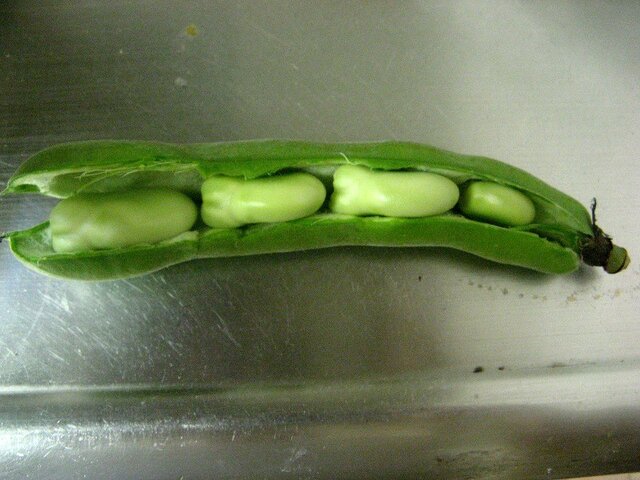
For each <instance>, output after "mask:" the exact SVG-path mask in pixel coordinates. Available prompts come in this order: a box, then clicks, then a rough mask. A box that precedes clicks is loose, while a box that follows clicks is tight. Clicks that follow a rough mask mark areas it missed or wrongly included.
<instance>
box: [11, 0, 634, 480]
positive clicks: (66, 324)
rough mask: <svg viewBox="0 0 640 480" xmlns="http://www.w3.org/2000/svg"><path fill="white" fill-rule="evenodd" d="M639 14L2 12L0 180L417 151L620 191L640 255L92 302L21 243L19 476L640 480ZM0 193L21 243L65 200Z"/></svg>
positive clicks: (14, 307)
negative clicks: (611, 264)
mask: <svg viewBox="0 0 640 480" xmlns="http://www.w3.org/2000/svg"><path fill="white" fill-rule="evenodd" d="M638 18H640V5H638V4H637V3H636V2H626V3H623V2H618V3H599V2H573V3H567V2H563V3H556V2H536V3H516V2H402V3H396V2H389V3H385V2H366V3H361V2H347V3H345V2H339V3H338V2H336V3H333V2H326V3H324V2H323V3H319V2H314V3H297V2H291V3H290V2H275V1H273V2H266V3H260V2H244V3H242V2H241V3H238V2H216V3H211V2H188V3H187V2H184V3H183V2H169V1H157V2H144V1H138V2H89V1H82V2H75V3H74V4H70V2H61V1H51V2H32V1H15V2H4V3H2V4H0V19H2V21H0V183H1V184H3V183H4V182H5V181H6V179H7V178H8V177H9V175H10V174H11V173H12V172H13V171H14V170H15V168H16V167H17V166H18V165H19V164H20V162H21V161H23V160H24V159H25V158H26V157H27V156H28V155H29V154H31V153H33V152H35V151H37V150H38V149H40V148H43V147H45V146H48V145H51V144H53V143H57V142H62V141H68V140H80V139H87V138H139V139H157V140H165V141H175V142H191V141H213V140H233V139H241V138H258V137H293V138H305V139H310V140H326V141H339V140H345V141H346V140H377V139H387V138H396V139H408V140H416V141H421V142H425V143H431V144H435V145H438V146H441V147H444V148H448V149H451V150H457V151H461V152H469V153H479V154H485V155H489V156H493V157H496V158H500V159H502V160H505V161H508V162H510V163H512V164H515V165H518V166H521V167H523V168H525V169H527V170H529V171H531V172H533V173H534V174H537V175H539V176H540V177H542V178H544V179H545V180H547V181H549V182H550V183H552V184H553V185H555V186H557V187H558V188H560V189H561V190H564V191H567V192H569V193H571V194H572V195H573V196H575V197H576V198H578V199H580V200H581V201H583V202H584V203H585V204H587V203H588V202H589V201H590V199H591V197H592V196H594V195H596V196H597V198H598V204H599V219H600V222H601V224H602V225H601V226H602V227H603V228H604V229H605V230H606V231H608V232H611V233H612V234H614V236H615V240H616V243H619V244H621V245H624V246H626V247H627V248H628V249H629V251H630V253H631V257H632V264H631V266H630V268H629V269H628V270H627V271H626V272H625V273H622V274H620V275H617V276H607V275H606V274H604V273H602V272H600V271H595V270H593V269H583V270H580V271H579V272H577V273H576V274H572V275H568V276H564V277H550V276H543V275H539V274H535V273H531V272H527V271H523V270H520V269H516V268H510V267H504V266H499V265H494V264H491V263H488V262H485V261H482V260H479V259H476V258H473V257H471V256H468V255H464V254H461V253H457V252H453V251H449V250H444V249H429V250H420V249H407V250H393V249H355V248H354V249H348V248H345V249H333V250H326V251H320V252H307V253H296V254H283V255H271V256H260V257H255V258H241V259H225V260H204V261H197V262H191V263H188V264H183V265H179V266H176V267H173V268H169V269H166V270H164V271H162V272H159V273H157V274H153V275H149V276H147V277H142V278H137V279H132V280H128V281H118V282H108V283H79V282H63V281H58V280H52V279H48V278H45V277H41V276H39V275H37V274H35V273H32V272H30V271H28V270H26V269H25V268H23V267H22V266H20V265H19V264H18V262H17V261H16V260H14V259H13V257H12V256H11V255H10V253H9V252H8V249H7V248H6V245H0V312H3V313H1V314H0V315H2V317H1V328H0V360H1V366H2V368H1V369H0V395H2V398H1V399H0V478H11V479H12V478H173V479H175V478H181V477H182V478H185V479H188V478H213V477H215V478H224V477H236V478H238V477H243V478H244V477H251V478H262V477H287V478H338V477H343V478H361V477H372V476H380V477H389V478H392V477H398V476H404V477H406V478H416V477H420V476H424V477H427V478H561V477H569V476H579V475H587V474H596V473H611V472H622V471H632V470H640V455H639V453H638V452H640V433H638V432H639V431H640V430H639V427H640V425H639V423H640V420H639V419H640V327H639V326H638V321H637V319H638V314H637V312H638V311H639V310H640V309H639V306H640V301H639V292H640V279H639V274H640V269H639V267H638V259H639V258H640V256H639V255H638V253H637V252H638V251H639V248H638V247H639V246H640V245H639V244H640V241H639V240H638V239H639V238H640V231H639V227H638V222H636V221H635V215H636V214H635V212H637V211H639V210H640V198H639V196H638V194H637V186H638V184H639V180H640V175H639V174H638V169H637V166H636V165H635V160H636V159H637V152H638V151H640V136H639V135H638V131H640V115H638V112H640V89H639V87H638V78H640V62H639V61H638V60H639V59H640V29H639V28H638ZM1 202H2V204H1V205H2V206H1V208H0V231H3V230H13V229H17V228H23V227H27V226H30V225H33V224H35V223H36V222H38V221H40V220H41V219H43V218H45V217H46V216H47V213H48V209H49V208H50V207H51V205H52V204H53V203H52V202H51V201H50V200H44V199H40V198H36V197H10V198H3V199H2V200H1ZM479 367H481V368H479ZM474 370H475V371H476V373H473V372H474Z"/></svg>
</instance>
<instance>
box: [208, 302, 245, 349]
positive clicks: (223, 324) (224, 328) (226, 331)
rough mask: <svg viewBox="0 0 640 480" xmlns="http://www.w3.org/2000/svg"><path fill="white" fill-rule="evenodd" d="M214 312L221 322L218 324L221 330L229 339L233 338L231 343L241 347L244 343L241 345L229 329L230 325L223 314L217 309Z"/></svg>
mask: <svg viewBox="0 0 640 480" xmlns="http://www.w3.org/2000/svg"><path fill="white" fill-rule="evenodd" d="M213 314H214V315H215V316H216V317H218V322H220V323H219V324H218V328H219V329H220V331H221V332H222V333H224V334H225V336H226V337H227V338H228V339H229V340H231V343H233V344H234V345H235V346H236V347H240V348H241V347H242V345H240V343H239V342H238V341H237V340H236V339H235V338H234V336H233V335H232V334H231V331H230V330H229V325H227V322H225V320H224V318H222V315H220V314H219V313H218V312H217V311H216V310H213Z"/></svg>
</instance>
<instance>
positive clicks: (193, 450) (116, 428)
mask: <svg viewBox="0 0 640 480" xmlns="http://www.w3.org/2000/svg"><path fill="white" fill-rule="evenodd" d="M637 367H638V366H637V365H636V366H633V367H630V368H629V367H627V368H626V369H625V370H624V372H622V371H618V372H616V371H615V370H614V369H611V368H610V367H608V368H594V367H582V368H565V369H557V368H556V369H555V371H554V372H553V373H548V372H544V371H528V372H521V373H518V374H513V373H509V372H505V371H502V372H500V371H496V372H493V373H486V372H485V373H483V374H482V375H477V374H473V373H467V374H462V373H460V372H458V373H456V372H453V371H439V372H434V373H432V374H430V375H420V376H419V375H409V376H403V377H400V378H397V377H396V378H394V379H378V380H374V379H370V380H368V381H359V382H354V381H344V382H329V383H328V382H307V383H304V384H298V385H292V384H285V383H280V384H275V385H274V384H271V385H255V384H252V385H244V386H238V387H226V388H222V387H219V388H208V389H207V388H184V387H181V388H168V387H165V388H151V387H141V386H138V387H133V386H132V387H129V388H127V387H120V388H102V389H95V388H94V389H92V388H77V389H57V390H53V389H47V390H40V391H38V390H37V389H36V390H31V391H29V390H28V389H23V390H22V391H14V392H13V393H9V392H7V393H6V394H4V395H3V398H2V406H1V408H0V414H2V415H3V418H6V419H8V418H10V419H11V421H6V422H5V423H4V425H3V430H2V433H1V435H0V458H2V459H3V462H2V464H4V465H5V467H4V468H5V469H4V470H1V469H0V473H4V474H7V473H9V472H12V473H13V474H23V475H26V474H30V475H34V476H36V477H40V476H42V475H46V476H47V478H66V476H68V475H69V465H73V469H74V475H77V476H78V477H80V476H81V475H86V476H87V477H90V478H124V477H127V478H128V477H135V476H136V475H137V472H140V471H141V469H142V471H143V472H144V475H145V476H146V477H148V478H167V479H168V478H180V477H181V476H182V475H184V476H185V477H187V476H195V477H196V478H199V477H200V476H207V477H209V478H211V477H215V478H236V477H242V478H246V477H259V478H275V477H280V476H283V475H284V476H290V475H294V476H303V477H306V476H311V477H313V478H346V477H357V478H370V477H371V476H375V477H376V478H398V476H409V477H419V476H420V477H422V476H424V477H428V478H450V477H451V476H454V477H456V478H471V477H473V478H489V477H491V478H515V477H518V478H542V477H544V476H545V475H546V476H548V477H553V478H558V477H562V476H567V475H572V474H581V473H582V474H584V473H587V472H590V471H593V469H594V467H595V468H598V469H600V468H602V465H608V467H606V468H605V469H604V470H605V471H610V470H612V469H613V468H616V469H618V468H619V469H626V470H632V469H634V468H638V466H639V463H638V459H637V452H638V449H640V438H639V437H638V435H637V432H638V429H639V428H640V419H639V418H638V416H637V415H636V414H635V409H636V407H637V405H638V402H639V401H640V392H639V391H638V389H637V385H638V384H640V375H639V374H638V373H637V372H638V369H637ZM603 378H604V379H606V380H605V381H604V382H603ZM630 380H631V381H632V382H633V385H632V386H630V385H629V383H628V382H629V381H630ZM585 434H586V435H585ZM105 464H108V465H109V468H108V469H106V470H105Z"/></svg>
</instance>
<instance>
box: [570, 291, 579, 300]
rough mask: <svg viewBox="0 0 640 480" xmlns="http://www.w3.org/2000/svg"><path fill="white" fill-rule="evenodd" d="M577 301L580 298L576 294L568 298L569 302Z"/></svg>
mask: <svg viewBox="0 0 640 480" xmlns="http://www.w3.org/2000/svg"><path fill="white" fill-rule="evenodd" d="M576 300H578V297H577V296H576V293H575V292H573V293H572V294H571V295H569V296H568V297H567V302H575V301H576Z"/></svg>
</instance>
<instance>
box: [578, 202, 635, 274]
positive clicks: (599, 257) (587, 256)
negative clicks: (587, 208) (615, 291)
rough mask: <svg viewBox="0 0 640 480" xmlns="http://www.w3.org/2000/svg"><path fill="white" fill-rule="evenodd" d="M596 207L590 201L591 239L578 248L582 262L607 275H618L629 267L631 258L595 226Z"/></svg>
mask: <svg viewBox="0 0 640 480" xmlns="http://www.w3.org/2000/svg"><path fill="white" fill-rule="evenodd" d="M596 206H597V202H596V199H595V198H594V199H593V200H592V201H591V228H592V229H593V237H588V238H586V239H585V240H584V241H583V242H582V245H581V246H580V254H581V256H582V260H583V261H584V263H586V264H587V265H591V266H593V267H603V268H604V270H605V271H606V272H607V273H618V272H621V271H622V270H624V269H625V268H627V267H628V266H629V263H630V262H631V258H630V257H629V254H628V253H627V250H626V249H624V248H622V247H619V246H617V245H614V244H613V242H612V241H611V238H610V237H609V236H608V235H607V234H606V233H604V232H603V231H602V229H601V228H600V227H598V225H596Z"/></svg>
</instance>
